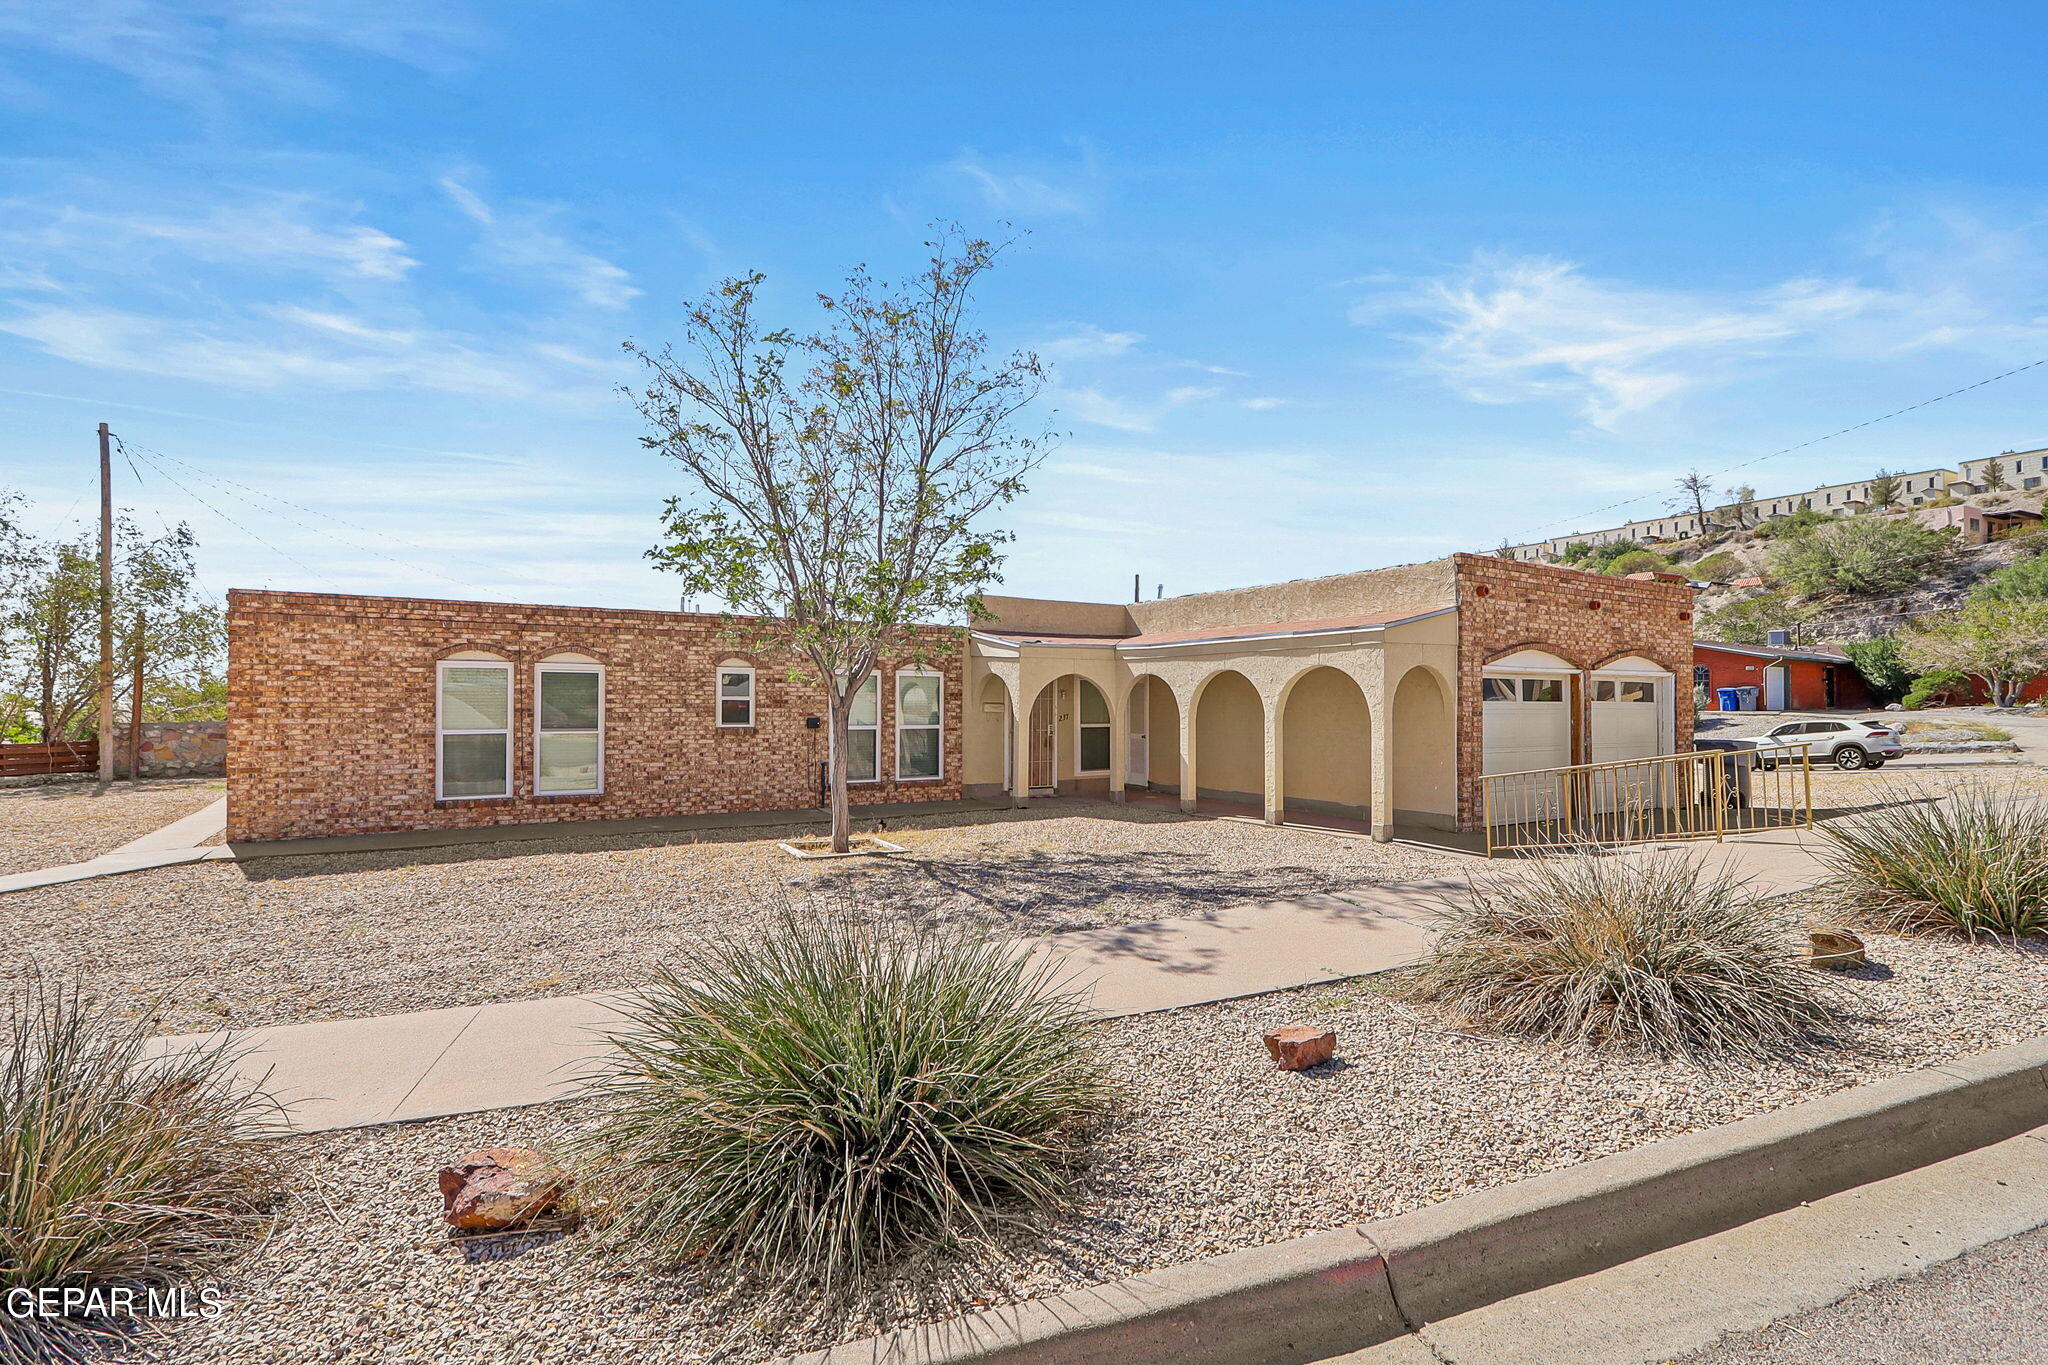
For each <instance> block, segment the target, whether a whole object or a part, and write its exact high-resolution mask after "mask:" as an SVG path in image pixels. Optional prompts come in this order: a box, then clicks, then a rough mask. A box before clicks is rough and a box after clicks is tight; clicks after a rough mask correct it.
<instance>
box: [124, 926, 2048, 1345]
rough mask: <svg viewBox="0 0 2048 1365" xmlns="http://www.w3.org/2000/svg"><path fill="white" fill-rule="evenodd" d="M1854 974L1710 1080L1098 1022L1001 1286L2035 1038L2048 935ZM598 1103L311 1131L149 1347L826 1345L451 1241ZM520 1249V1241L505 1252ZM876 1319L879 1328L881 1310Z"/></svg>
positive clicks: (1882, 961)
mask: <svg viewBox="0 0 2048 1365" xmlns="http://www.w3.org/2000/svg"><path fill="white" fill-rule="evenodd" d="M1871 948H1872V959H1873V965H1872V966H1870V967H1868V968H1864V969H1861V970H1859V971H1857V972H1854V973H1850V974H1847V975H1846V976H1844V977H1843V978H1842V980H1843V985H1844V988H1845V992H1846V994H1845V1001H1844V1009H1845V1013H1846V1014H1847V1016H1848V1022H1849V1027H1848V1029H1847V1036H1848V1040H1849V1041H1848V1043H1847V1044H1846V1045H1845V1046H1842V1047H1839V1048H1834V1049H1830V1050H1827V1051H1823V1052H1817V1053H1813V1054H1809V1055H1807V1056H1806V1057H1804V1058H1803V1059H1801V1060H1799V1061H1798V1062H1796V1063H1782V1064H1777V1065H1773V1066H1768V1067H1743V1068H1735V1069H1729V1070H1723V1071H1702V1070H1697V1069H1694V1068H1691V1067H1689V1066H1686V1065H1684V1064H1681V1063H1675V1062H1665V1061H1658V1060H1654V1059H1650V1058H1646V1057H1640V1056H1604V1057H1603V1056H1592V1055H1586V1054H1581V1053H1563V1052H1559V1051H1556V1050H1552V1049H1548V1048H1542V1047H1536V1046H1531V1045H1528V1044H1525V1043H1522V1042H1519V1041H1512V1040H1503V1039H1496V1038H1488V1037H1480V1036H1474V1035H1469V1034H1466V1033H1461V1032H1458V1031H1457V1030H1456V1028H1455V1026H1454V1024H1453V1022H1452V1021H1448V1020H1446V1019H1444V1018H1443V1017H1441V1016H1438V1015H1436V1014H1433V1013H1429V1012H1424V1011H1421V1010H1418V1009H1415V1008H1412V1007H1409V1006H1406V1005H1402V1004H1398V1003H1395V1002H1393V1001H1391V1000H1389V999H1387V998H1385V996H1384V994H1383V993H1382V991H1381V990H1380V989H1377V988H1376V986H1375V983H1374V982H1373V981H1370V980H1362V981H1354V982H1348V983H1338V984H1335V985H1330V986H1321V987H1312V988H1308V989H1304V990H1298V991H1292V992H1285V993H1279V994H1273V995H1267V996H1261V997H1257V998H1254V999H1250V1000H1240V1001H1233V1002H1226V1003H1221V1004H1212V1005H1203V1006H1197V1007H1193V1008H1189V1009H1181V1010H1175V1011H1171V1012H1167V1013H1162V1014H1155V1015H1148V1016H1140V1017H1136V1018H1130V1019H1122V1020H1114V1021H1109V1022H1106V1023H1103V1024H1099V1025H1095V1026H1094V1027H1095V1028H1096V1029H1097V1030H1099V1031H1100V1034H1101V1037H1102V1053H1103V1055H1104V1056H1105V1057H1106V1058H1107V1059H1109V1062H1110V1065H1111V1066H1112V1067H1113V1069H1114V1071H1115V1073H1116V1075H1117V1077H1118V1079H1119V1080H1120V1081H1121V1083H1122V1084H1123V1085H1124V1087H1125V1088H1126V1090H1127V1092H1128V1101H1127V1103H1126V1105H1125V1106H1124V1109H1123V1111H1122V1113H1121V1116H1120V1118H1119V1119H1118V1121H1117V1122H1116V1124H1115V1126H1114V1128H1113V1130H1112V1131H1111V1132H1110V1133H1108V1134H1107V1136H1106V1137H1105V1139H1104V1143H1103V1149H1102V1154H1101V1164H1100V1175H1099V1178H1098V1180H1097V1182H1096V1189H1095V1192H1094V1197H1093V1199H1092V1201H1091V1203H1090V1205H1089V1207H1088V1208H1087V1209H1086V1211H1085V1214H1084V1215H1083V1216H1081V1217H1078V1218H1076V1219H1074V1220H1072V1221H1071V1222H1070V1223H1068V1224H1066V1225H1064V1226H1063V1227H1061V1228H1060V1229H1059V1230H1058V1231H1057V1233H1056V1235H1055V1236H1054V1237H1053V1238H1052V1239H1051V1241H1050V1242H1049V1243H1047V1244H1046V1245H1045V1246H1044V1247H1043V1248H1041V1249H1040V1250H1039V1251H1038V1252H1037V1253H1036V1254H1034V1255H1033V1256H1032V1257H1031V1258H1030V1259H1029V1260H1028V1261H1026V1262H1024V1263H1023V1264H1021V1265H1019V1266H1017V1267H1016V1268H1015V1269H1013V1270H1011V1271H1009V1272H1008V1273H1006V1274H1003V1275H1001V1276H998V1277H996V1279H995V1281H994V1282H992V1283H991V1284H990V1285H989V1287H988V1289H987V1291H986V1293H985V1295H984V1300H983V1301H984V1302H985V1303H987V1304H990V1305H994V1304H999V1303H1003V1302H1010V1301H1015V1300H1018V1299H1025V1298H1033V1297H1040V1296H1043V1295H1046V1294H1050V1293H1056V1292H1059V1291H1061V1290H1064V1289H1068V1288H1072V1287H1076V1286H1081V1285H1087V1284H1092V1283H1098V1282H1101V1281H1106V1280H1111V1279H1116V1278H1120V1277H1122V1276H1125V1275H1130V1274H1134V1273H1138V1272H1141V1271H1144V1270H1149V1269H1154V1268H1157V1267H1161V1266H1166V1265H1172V1264H1176V1263H1179V1262H1184V1261H1189V1260H1193V1259H1196V1258H1199V1257H1203V1256H1208V1255H1212V1254H1215V1253H1218V1252H1222V1251H1227V1250H1231V1249H1235V1248H1240V1247H1249V1246H1256V1245H1259V1244H1262V1243H1266V1242H1271V1241H1274V1240H1277V1239H1281V1238H1285V1237H1289V1236H1293V1235H1296V1234H1300V1233H1306V1232H1311V1231H1315V1230H1318V1229H1324V1228H1330V1227H1334V1226H1338V1225H1341V1224H1343V1223H1346V1222H1348V1221H1352V1220H1356V1219H1362V1218H1371V1217H1375V1216H1379V1215H1384V1214H1391V1213H1396V1212H1400V1211H1403V1210H1406V1209H1412V1208H1416V1207H1419V1206H1422V1205H1426V1204H1429V1203H1433V1202H1435V1201H1438V1200H1442V1199H1447V1198H1453V1197H1456V1196H1458V1195H1462V1194H1467V1193H1470V1192H1472V1191H1475V1190H1479V1189H1483V1188H1487V1187H1490V1186H1495V1185H1500V1184H1503V1183H1506V1182H1509V1181H1513V1180H1518V1179H1522V1178H1525V1177H1527V1176H1531V1175H1535V1174H1538V1173H1540V1172H1543V1171H1547V1170H1552V1169H1555V1168H1558V1167H1562V1166H1567V1165H1571V1164H1573V1163H1576V1162H1580V1161H1585V1160H1588V1159H1591V1158H1594V1157H1599V1156H1604V1155H1608V1154H1610V1153H1613V1152H1618V1151H1622V1150H1625V1149H1628V1148H1632V1147H1635V1146H1638V1145H1641V1144H1643V1143H1646V1142H1652V1141H1655V1140H1658V1139H1660V1138H1666V1137H1671V1136H1675V1135H1677V1134H1680V1133H1684V1132H1688V1131H1692V1130H1695V1129H1699V1128H1704V1127H1708V1126H1711V1125H1715V1124H1721V1123H1726V1122H1729V1121H1731V1120H1734V1119H1738V1118H1742V1117H1744V1116H1746V1115H1750V1114H1755V1113H1759V1112H1762V1111H1765V1110H1769V1109H1773V1108H1777V1107H1780V1106H1783V1105H1787V1104H1792V1103H1797V1102H1799V1101H1801V1100H1805V1099H1809V1098H1812V1097H1814V1096H1817V1095H1821V1094H1825V1093H1827V1092H1829V1091H1832V1090H1835V1089H1838V1088H1841V1087H1844V1086H1848V1085H1852V1084H1856V1083H1859V1082H1862V1081H1867V1080H1871V1079H1875V1078H1878V1077H1881V1076H1884V1075H1888V1074H1893V1073H1896V1072H1899V1071H1903V1070H1908V1069H1912V1068H1915V1067H1918V1066H1921V1065H1925V1064H1927V1063H1930V1062H1934V1061H1938V1060H1942V1059H1946V1058H1951V1057H1954V1056H1957V1055H1960V1054H1966V1053H1970V1052H1975V1051H1978V1050H1981V1049H1984V1048H1988V1047H1994V1046H1998V1045H2000V1044H2004V1043H2008V1042H2012V1041H2016V1040H2018V1039H2021V1038H2024V1037H2027V1036H2030V1035H2032V1034H2035V1033H2037V1032H2039V1031H2040V1029H2041V1021H2042V1019H2043V1018H2044V1017H2048V1015H2044V1010H2048V950H2043V949H2039V948H2010V947H2001V946H1995V945H1965V944H1960V943H1955V942H1949V941H1943V940H1935V939H1905V938H1897V937H1892V936H1872V938H1871ZM1296 1022H1302V1023H1312V1024H1318V1025H1322V1026H1326V1027H1331V1028H1334V1029H1336V1030H1337V1032H1338V1037H1339V1050H1338V1059H1337V1060H1336V1061H1335V1062H1333V1063H1329V1064H1326V1065H1325V1066H1322V1067H1319V1068H1316V1069H1315V1070H1313V1071H1311V1072H1307V1073H1303V1074H1299V1075H1292V1074H1284V1073H1279V1072H1276V1071H1274V1070H1273V1069H1272V1066H1271V1063H1270V1062H1269V1061H1268V1060H1267V1058H1266V1053H1265V1049H1264V1048H1263V1046H1262V1045H1261V1043H1260V1034H1261V1032H1262V1031H1263V1030H1265V1029H1267V1028H1270V1027H1274V1026H1276V1025H1281V1024H1288V1023H1296ZM592 1112H593V1111H592V1109H591V1108H590V1107H589V1105H588V1104H586V1103H573V1104H558V1105H552V1106H546V1107H540V1108H534V1109H526V1110H515V1111H506V1112H500V1113H492V1114H477V1115H468V1116H464V1117H461V1118H456V1119H448V1120H440V1121H434V1122H429V1123H421V1124H412V1125H405V1126H397V1127H386V1128H380V1129H368V1130H359V1131H355V1132H348V1133H338V1134H326V1135H317V1136H309V1137H303V1138H295V1139H291V1140H290V1141H291V1142H292V1144H293V1154H294V1156H295V1158H296V1160H295V1162H294V1163H293V1169H295V1170H296V1171H298V1172H300V1173H301V1178H300V1179H298V1180H297V1181H295V1182H294V1191H295V1193H294V1202H293V1204H292V1206H291V1207H290V1209H289V1210H288V1212H287V1215H286V1217H285V1219H284V1221H283V1223H282V1225H281V1228H280V1230H279V1231H278V1233H277V1234H276V1235H275V1236H274V1237H273V1238H272V1239H271V1240H270V1241H269V1242H268V1243H267V1244H266V1245H264V1246H263V1247H261V1248H260V1249H259V1250H257V1251H256V1252H255V1253H254V1254H253V1255H252V1256H251V1257H249V1258H248V1260H247V1261H246V1262H245V1263H244V1264H243V1265H242V1266H241V1267H239V1268H238V1269H236V1270H235V1271H233V1272H232V1273H231V1274H230V1275H229V1276H228V1277H227V1279H226V1281H225V1284H224V1286H223V1287H224V1290H225V1295H226V1299H227V1303H228V1310H227V1312H226V1314H225V1316H223V1317H222V1318H220V1319H218V1320H215V1321H212V1322H197V1321H195V1322H188V1323H184V1324H180V1325H179V1326H177V1327H176V1328H174V1329H172V1331H171V1333H170V1335H169V1336H168V1337H167V1338H165V1339H164V1340H163V1341H162V1342H161V1343H159V1344H158V1345H157V1346H156V1347H155V1348H153V1350H152V1351H151V1352H150V1353H149V1354H148V1356H147V1358H148V1359H150V1360H153V1361H160V1362H166V1363H167V1365H168V1363H170V1362H176V1363H177V1365H227V1363H228V1362H237V1363H239V1362H245V1361H249V1360H256V1359H264V1360H272V1359H274V1360H284V1359H290V1360H300V1361H321V1362H330V1361H331V1362H344V1361H359V1360H360V1361H370V1360H375V1361H380V1362H382V1361H415V1360H417V1361H428V1360H433V1361H451V1362H483V1361H537V1362H579V1363H581V1362H610V1361H620V1362H624V1361H645V1360H653V1359H660V1360H670V1361H720V1362H735V1363H741V1362H753V1361H759V1360H762V1359H765V1358H768V1357H770V1356H772V1355H776V1354H782V1353H787V1352H792V1351H797V1350H803V1349H810V1348H812V1347H815V1346H818V1345H822V1344H825V1342H826V1340H827V1338H826V1337H823V1336H821V1335H819V1334H818V1333H816V1332H808V1333H795V1334H790V1333H783V1334H781V1335H775V1334H773V1332H772V1331H771V1329H769V1328H768V1327H767V1324H766V1319H765V1318H763V1317H762V1316H761V1314H760V1313H759V1312H758V1310H757V1308H753V1309H750V1308H749V1307H748V1306H746V1305H737V1306H734V1305H728V1306H725V1307H722V1308H721V1307H715V1306H713V1305H711V1304H708V1303H706V1302H705V1301H703V1300H702V1299H701V1298H699V1297H696V1296H695V1295H696V1286H695V1285H694V1283H693V1281H692V1279H691V1278H690V1277H689V1276H687V1275H683V1276H659V1275H649V1274H630V1273H619V1272H617V1271H615V1270H612V1269H610V1268H607V1267H605V1266H602V1265H600V1264H597V1263H595V1262H593V1261H591V1260H590V1259H588V1258H586V1257H585V1256H584V1255H583V1252H584V1249H585V1243H584V1241H583V1240H582V1239H581V1238H579V1237H577V1236H570V1237H568V1238H565V1239H562V1240H559V1241H555V1242H552V1243H550V1244H546V1245H539V1246H536V1247H534V1248H533V1249H531V1250H527V1251H525V1253H524V1254H522V1255H517V1256H513V1257H510V1258H505V1259H487V1258H483V1257H481V1256H479V1255H477V1254H476V1248H475V1247H474V1246H472V1247H471V1248H469V1251H470V1254H469V1255H465V1254H463V1251H462V1250H461V1249H458V1248H457V1247H455V1246H453V1245H451V1244H450V1242H449V1241H448V1239H447V1237H446V1236H445V1234H444V1233H443V1231H442V1230H441V1228H440V1225H439V1222H438V1212H439V1202H438V1199H437V1197H436V1194H435V1191H434V1173H435V1170H436V1168H437V1167H438V1166H439V1165H440V1164H441V1163H443V1162H445V1161H448V1160H450V1159H452V1158H454V1157H456V1156H458V1155H460V1154H461V1153H463V1152H465V1151H467V1150H469V1149H472V1148H475V1147H478V1146H485V1145H492V1144H499V1143H522V1144H524V1143H537V1144H539V1145H542V1146H548V1145H551V1144H556V1143H559V1142H560V1140H561V1139H562V1137H563V1136H564V1135H565V1134H566V1133H569V1132H572V1131H573V1130H575V1129H576V1128H578V1127H579V1126H580V1125H582V1124H584V1123H587V1122H588V1120H589V1118H590V1116H591V1114H592ZM495 1245H501V1246H510V1247H516V1246H518V1245H519V1243H517V1242H516V1241H515V1242H513V1243H509V1244H504V1243H501V1244H495ZM865 1326H869V1327H872V1326H873V1324H872V1323H870V1324H865Z"/></svg>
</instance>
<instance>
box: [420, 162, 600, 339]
mask: <svg viewBox="0 0 2048 1365" xmlns="http://www.w3.org/2000/svg"><path fill="white" fill-rule="evenodd" d="M441 189H442V190H443V192H445V193H446V194H447V196H448V198H449V199H450V200H452V201H453V202H454V204H455V207H456V208H458V209H459V210H461V211H462V214H463V216H465V217H467V218H468V219H469V220H470V221H471V222H473V223H475V224H476V225H477V226H478V227H479V228H481V229H482V230H483V233H482V235H483V252H484V255H485V257H486V259H488V260H489V261H490V262H491V263H492V264H493V265H495V266H497V267H499V268H500V269H502V270H503V271H505V272H506V273H508V274H510V275H512V276H515V277H517V278H520V279H522V280H526V281H539V282H541V283H543V284H547V285H550V286H553V287H556V288H560V289H566V290H568V291H569V292H570V293H571V294H573V295H575V296H576V297H577V298H578V299H580V300H581V301H582V302H583V303H585V304H588V305H589V306H590V307H592V308H601V309H604V310H606V311H608V312H617V311H619V310H620V309H623V308H625V307H627V306H629V305H630V304H631V303H632V302H633V300H634V299H637V298H639V297H640V290H639V289H638V288H636V287H634V285H633V277H632V276H631V275H630V274H628V273H627V272H626V271H625V270H624V269H622V268H621V267H619V266H616V265H614V264H612V263H611V262H610V261H607V260H605V259H604V258H603V257H602V256H598V255H596V254H594V253H593V252H590V251H586V250H584V249H583V248H582V247H580V246H577V245H576V244H575V243H573V242H571V241H570V240H569V239H568V238H567V237H564V236H563V235H561V234H560V233H559V232H557V231H555V230H554V229H553V227H552V226H551V224H550V219H551V218H553V217H554V216H556V213H555V211H554V210H550V209H544V208H536V207H532V206H523V207H520V208H517V209H513V210H509V211H507V210H501V209H494V208H493V207H492V206H491V205H489V204H487V203H486V202H484V199H483V197H482V196H481V195H479V194H477V193H476V191H474V190H472V189H470V188H469V187H468V186H467V185H464V184H463V183H462V182H461V181H459V180H457V179H455V178H454V177H453V176H443V177H442V179H441Z"/></svg>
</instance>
